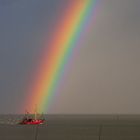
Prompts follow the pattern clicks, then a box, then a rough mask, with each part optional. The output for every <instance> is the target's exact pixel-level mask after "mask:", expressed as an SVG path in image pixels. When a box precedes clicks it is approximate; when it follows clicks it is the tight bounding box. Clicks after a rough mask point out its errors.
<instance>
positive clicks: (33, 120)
mask: <svg viewBox="0 0 140 140" xmlns="http://www.w3.org/2000/svg"><path fill="white" fill-rule="evenodd" d="M44 123H45V119H42V118H41V116H40V117H37V113H35V115H34V118H33V117H32V116H31V115H30V114H29V113H28V112H26V114H25V116H24V118H23V119H22V120H21V121H20V122H19V124H22V125H29V124H31V125H36V124H44Z"/></svg>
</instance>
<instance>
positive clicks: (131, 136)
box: [0, 115, 140, 140]
mask: <svg viewBox="0 0 140 140" xmlns="http://www.w3.org/2000/svg"><path fill="white" fill-rule="evenodd" d="M22 117H23V116H22V115H0V140H140V115H47V116H45V118H46V120H47V124H44V125H39V126H37V125H36V126H32V125H29V126H27V125H17V124H16V123H17V122H18V121H19V120H20V119H21V118H22Z"/></svg>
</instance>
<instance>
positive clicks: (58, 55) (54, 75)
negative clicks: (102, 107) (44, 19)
mask: <svg viewBox="0 0 140 140" xmlns="http://www.w3.org/2000/svg"><path fill="white" fill-rule="evenodd" d="M95 3H96V0H73V1H72V5H71V6H70V7H69V8H67V11H66V12H65V14H64V16H63V17H62V20H61V22H60V23H59V24H58V27H57V30H56V31H55V34H54V35H53V37H52V40H50V43H49V44H48V46H46V48H45V49H44V50H43V57H42V58H41V60H40V61H41V63H40V65H39V69H38V73H37V74H36V79H35V81H34V83H33V85H32V86H31V87H30V89H29V90H28V101H27V102H26V105H24V106H25V107H26V106H28V109H29V111H31V112H32V111H33V109H34V107H35V105H37V106H38V110H39V112H44V111H47V109H48V105H49V102H50V101H51V98H52V96H53V95H54V94H55V93H56V87H57V85H58V82H59V80H60V78H61V76H62V73H63V71H64V67H65V65H66V63H67V62H68V60H69V58H70V56H71V54H72V53H73V51H74V48H75V47H76V43H77V42H78V41H80V35H81V33H82V31H83V30H84V29H83V28H88V27H86V22H87V17H88V16H89V15H91V16H92V11H93V9H94V7H95ZM45 45H46V44H45ZM29 96H30V97H29ZM29 107H30V108H29Z"/></svg>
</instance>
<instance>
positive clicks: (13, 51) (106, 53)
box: [0, 0, 140, 114]
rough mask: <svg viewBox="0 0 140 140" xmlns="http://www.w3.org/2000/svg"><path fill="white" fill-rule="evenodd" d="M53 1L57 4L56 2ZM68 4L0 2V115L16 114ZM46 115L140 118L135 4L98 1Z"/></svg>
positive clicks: (139, 13) (139, 33) (139, 18)
mask: <svg viewBox="0 0 140 140" xmlns="http://www.w3.org/2000/svg"><path fill="white" fill-rule="evenodd" d="M58 1H59V2H58ZM68 2H70V0H5V1H4V0H0V113H17V112H16V111H17V110H18V108H19V105H20V104H21V102H23V101H22V100H23V99H24V98H25V96H26V91H27V89H26V88H27V86H28V84H29V79H30V77H31V75H32V71H33V70H34V69H35V68H36V66H37V61H38V60H39V54H40V51H41V48H42V47H43V44H42V41H43V39H44V33H46V32H47V38H46V40H47V39H48V40H49V35H51V33H52V32H51V31H52V30H51V29H53V28H54V27H55V26H56V24H57V22H58V21H59V17H60V15H61V13H62V12H63V10H64V9H65V7H66V5H67V4H68ZM99 3H100V4H99V5H98V7H99V9H98V12H97V14H96V20H95V22H94V23H93V26H92V27H91V30H90V32H89V33H88V35H87V36H86V37H85V38H84V41H83V45H82V46H81V47H80V48H78V51H77V52H76V53H75V56H74V57H73V58H72V60H71V65H70V66H69V67H68V68H67V71H66V73H65V78H64V79H63V80H61V84H60V87H59V92H58V93H57V94H56V95H55V96H54V98H53V99H52V103H51V104H50V110H49V113H88V114H92V113H93V114H96V113H140V110H139V106H140V102H139V101H140V86H139V85H140V73H139V72H140V64H139V60H140V55H139V54H140V46H139V45H140V27H139V26H140V9H139V6H140V1H139V0H100V2H99Z"/></svg>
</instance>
